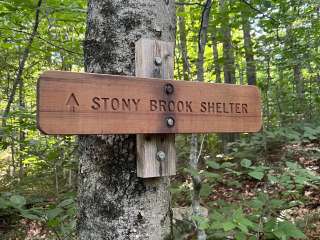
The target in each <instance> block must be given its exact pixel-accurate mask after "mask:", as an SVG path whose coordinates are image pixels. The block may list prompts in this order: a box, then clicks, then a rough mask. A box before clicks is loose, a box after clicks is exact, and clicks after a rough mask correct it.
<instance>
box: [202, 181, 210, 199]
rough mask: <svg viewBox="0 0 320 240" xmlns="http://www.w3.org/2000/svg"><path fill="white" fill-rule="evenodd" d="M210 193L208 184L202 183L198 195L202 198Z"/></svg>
mask: <svg viewBox="0 0 320 240" xmlns="http://www.w3.org/2000/svg"><path fill="white" fill-rule="evenodd" d="M211 192H212V189H211V185H210V184H208V183H204V184H202V186H201V190H200V195H201V196H202V197H208V196H209V195H210V194H211Z"/></svg>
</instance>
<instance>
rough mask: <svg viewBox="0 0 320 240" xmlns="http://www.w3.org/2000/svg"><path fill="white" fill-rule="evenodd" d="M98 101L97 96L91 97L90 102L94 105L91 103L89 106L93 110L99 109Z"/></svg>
mask: <svg viewBox="0 0 320 240" xmlns="http://www.w3.org/2000/svg"><path fill="white" fill-rule="evenodd" d="M99 101H100V98H98V97H94V98H92V102H93V103H94V105H92V106H91V108H92V109H94V110H99V109H100V103H99Z"/></svg>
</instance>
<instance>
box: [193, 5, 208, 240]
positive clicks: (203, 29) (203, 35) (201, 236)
mask: <svg viewBox="0 0 320 240" xmlns="http://www.w3.org/2000/svg"><path fill="white" fill-rule="evenodd" d="M211 5H212V0H207V1H206V4H205V6H204V7H203V10H202V15H201V25H200V30H199V35H198V62H197V80H198V81H201V82H202V81H203V80H204V68H203V64H204V51H205V47H206V45H207V31H208V25H209V15H210V10H211ZM190 145H191V146H190V168H192V169H193V170H194V171H198V161H199V157H198V154H197V153H198V136H197V135H196V134H192V135H191V142H190ZM191 178H192V185H193V196H192V214H193V215H194V216H196V217H199V216H201V209H200V190H201V187H202V184H201V178H200V176H191ZM196 227H197V239H198V240H205V239H207V235H206V233H205V231H204V230H202V229H200V228H199V226H198V224H197V226H196Z"/></svg>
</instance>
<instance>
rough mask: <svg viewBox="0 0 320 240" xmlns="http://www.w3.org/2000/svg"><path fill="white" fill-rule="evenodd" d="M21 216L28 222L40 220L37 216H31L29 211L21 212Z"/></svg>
mask: <svg viewBox="0 0 320 240" xmlns="http://www.w3.org/2000/svg"><path fill="white" fill-rule="evenodd" d="M21 216H22V217H24V218H27V219H30V220H41V218H40V217H39V216H37V215H34V214H31V213H30V212H29V211H27V210H25V211H21Z"/></svg>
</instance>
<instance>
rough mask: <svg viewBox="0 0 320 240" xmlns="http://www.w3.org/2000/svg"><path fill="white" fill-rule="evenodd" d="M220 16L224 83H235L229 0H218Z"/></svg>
mask: <svg viewBox="0 0 320 240" xmlns="http://www.w3.org/2000/svg"><path fill="white" fill-rule="evenodd" d="M219 4H220V14H221V16H223V18H222V22H221V31H222V36H223V73H224V82H225V83H235V60H234V49H233V45H232V36H231V27H230V20H229V0H219Z"/></svg>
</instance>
